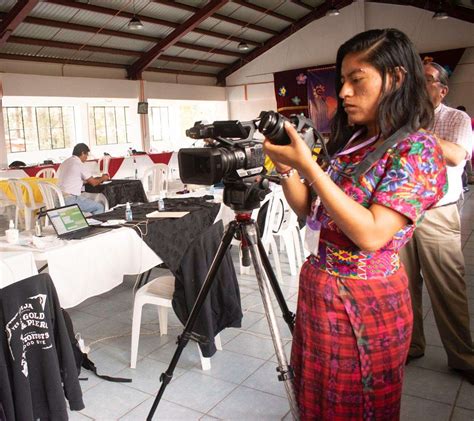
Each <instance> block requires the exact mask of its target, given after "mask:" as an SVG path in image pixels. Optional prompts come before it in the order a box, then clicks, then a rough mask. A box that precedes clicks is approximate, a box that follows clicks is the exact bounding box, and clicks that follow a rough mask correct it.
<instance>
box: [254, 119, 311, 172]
mask: <svg viewBox="0 0 474 421" xmlns="http://www.w3.org/2000/svg"><path fill="white" fill-rule="evenodd" d="M285 130H286V132H287V133H288V136H289V137H290V140H291V143H290V144H288V145H274V144H272V143H271V141H270V140H268V139H265V141H264V142H263V150H264V151H265V153H266V154H267V155H268V156H269V157H270V159H271V160H272V161H273V162H274V163H275V165H276V168H277V171H279V172H285V170H288V169H289V168H295V169H296V170H298V172H299V173H301V175H304V169H305V168H308V166H310V165H314V161H313V158H312V156H311V151H310V149H309V148H308V146H307V145H306V143H305V142H304V141H303V139H301V137H300V135H299V134H298V132H297V131H296V129H295V128H294V127H293V125H292V124H291V123H289V122H285Z"/></svg>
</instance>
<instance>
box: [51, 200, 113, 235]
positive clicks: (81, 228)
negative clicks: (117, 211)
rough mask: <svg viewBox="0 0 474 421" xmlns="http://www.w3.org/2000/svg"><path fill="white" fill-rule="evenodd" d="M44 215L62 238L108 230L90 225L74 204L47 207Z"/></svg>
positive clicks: (95, 233)
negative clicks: (52, 207)
mask: <svg viewBox="0 0 474 421" xmlns="http://www.w3.org/2000/svg"><path fill="white" fill-rule="evenodd" d="M46 215H48V218H49V220H50V221H51V224H52V225H53V227H54V230H55V231H56V234H57V235H58V237H59V238H61V239H63V240H80V239H81V238H86V237H91V236H93V235H97V234H101V233H103V232H106V231H110V228H101V227H92V226H90V225H89V223H88V222H87V219H86V218H85V217H84V214H83V213H82V211H81V209H80V208H79V206H78V205H76V204H74V205H68V206H62V207H60V208H55V209H48V210H47V211H46Z"/></svg>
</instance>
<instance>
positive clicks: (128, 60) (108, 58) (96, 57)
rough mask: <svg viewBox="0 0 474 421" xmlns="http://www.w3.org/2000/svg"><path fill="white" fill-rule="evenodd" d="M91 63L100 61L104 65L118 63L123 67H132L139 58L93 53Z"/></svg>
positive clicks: (90, 57)
mask: <svg viewBox="0 0 474 421" xmlns="http://www.w3.org/2000/svg"><path fill="white" fill-rule="evenodd" d="M88 60H89V61H99V62H104V63H116V64H123V65H130V64H133V63H134V62H135V60H137V57H131V56H122V55H118V54H104V53H92V54H90V56H89V58H88Z"/></svg>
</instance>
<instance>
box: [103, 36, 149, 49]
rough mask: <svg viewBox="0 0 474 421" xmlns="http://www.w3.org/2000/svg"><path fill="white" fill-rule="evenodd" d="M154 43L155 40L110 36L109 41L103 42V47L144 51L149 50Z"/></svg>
mask: <svg viewBox="0 0 474 421" xmlns="http://www.w3.org/2000/svg"><path fill="white" fill-rule="evenodd" d="M154 45H155V43H154V42H148V41H140V40H136V39H128V38H122V37H112V36H111V37H108V39H107V41H106V42H104V43H103V44H102V47H107V48H119V49H123V50H132V51H141V52H144V51H148V50H149V49H150V48H152V47H153V46H154Z"/></svg>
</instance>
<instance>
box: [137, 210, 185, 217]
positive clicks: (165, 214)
mask: <svg viewBox="0 0 474 421" xmlns="http://www.w3.org/2000/svg"><path fill="white" fill-rule="evenodd" d="M188 213H189V212H160V211H154V212H151V213H147V214H146V217H147V218H182V217H183V216H185V215H187V214H188Z"/></svg>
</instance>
